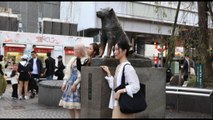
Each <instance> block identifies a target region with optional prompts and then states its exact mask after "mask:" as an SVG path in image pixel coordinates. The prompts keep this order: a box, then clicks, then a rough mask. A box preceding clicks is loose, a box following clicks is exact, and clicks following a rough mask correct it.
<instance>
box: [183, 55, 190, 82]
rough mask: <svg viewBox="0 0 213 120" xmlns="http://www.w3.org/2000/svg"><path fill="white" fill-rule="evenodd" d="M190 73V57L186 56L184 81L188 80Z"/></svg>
mask: <svg viewBox="0 0 213 120" xmlns="http://www.w3.org/2000/svg"><path fill="white" fill-rule="evenodd" d="M189 74H190V63H189V57H188V56H185V59H184V62H183V79H184V81H187V79H188V77H189Z"/></svg>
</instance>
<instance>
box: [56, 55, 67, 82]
mask: <svg viewBox="0 0 213 120" xmlns="http://www.w3.org/2000/svg"><path fill="white" fill-rule="evenodd" d="M57 58H58V67H56V68H57V70H56V72H55V76H58V78H57V80H63V78H64V72H63V71H64V69H65V66H64V64H63V61H62V56H61V55H59V56H58V57H57Z"/></svg>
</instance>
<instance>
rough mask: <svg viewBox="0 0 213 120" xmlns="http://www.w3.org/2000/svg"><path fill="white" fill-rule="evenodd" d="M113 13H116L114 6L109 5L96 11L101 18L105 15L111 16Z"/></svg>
mask: <svg viewBox="0 0 213 120" xmlns="http://www.w3.org/2000/svg"><path fill="white" fill-rule="evenodd" d="M113 14H115V12H114V10H113V8H109V7H107V8H103V9H102V8H101V10H100V11H97V12H96V15H97V17H99V18H104V17H107V16H108V17H110V16H112V15H113Z"/></svg>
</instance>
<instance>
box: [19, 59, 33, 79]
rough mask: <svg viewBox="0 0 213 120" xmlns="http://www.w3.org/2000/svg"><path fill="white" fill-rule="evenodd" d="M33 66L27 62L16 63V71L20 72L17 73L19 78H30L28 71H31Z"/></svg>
mask: <svg viewBox="0 0 213 120" xmlns="http://www.w3.org/2000/svg"><path fill="white" fill-rule="evenodd" d="M32 70H33V68H32V65H31V64H30V63H29V62H27V63H26V64H25V65H22V64H21V63H19V64H18V70H17V71H18V72H19V73H20V75H19V78H18V79H19V80H30V72H32Z"/></svg>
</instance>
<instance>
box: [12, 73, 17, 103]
mask: <svg viewBox="0 0 213 120" xmlns="http://www.w3.org/2000/svg"><path fill="white" fill-rule="evenodd" d="M10 77H11V84H12V88H13V91H12V98H13V99H18V73H17V71H16V70H13V71H12V72H11V75H10Z"/></svg>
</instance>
